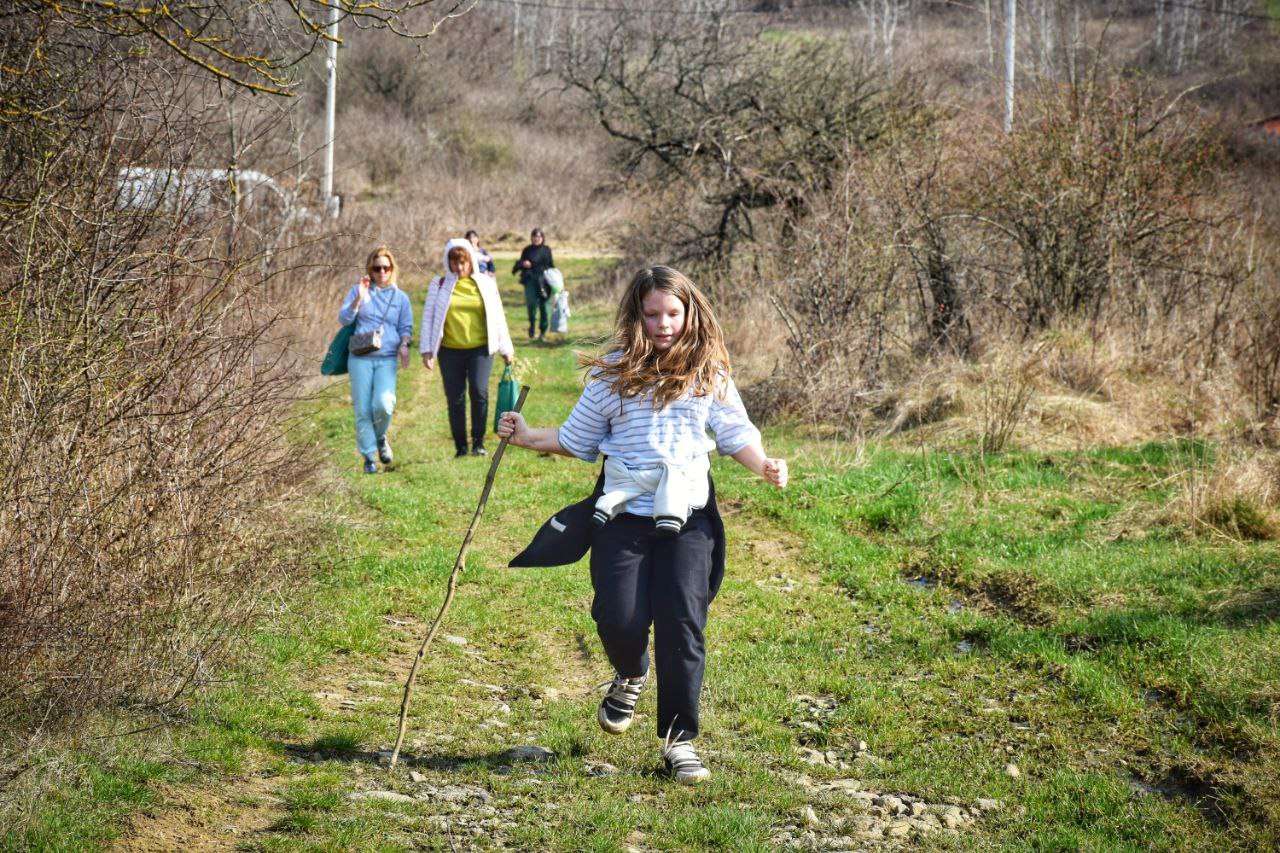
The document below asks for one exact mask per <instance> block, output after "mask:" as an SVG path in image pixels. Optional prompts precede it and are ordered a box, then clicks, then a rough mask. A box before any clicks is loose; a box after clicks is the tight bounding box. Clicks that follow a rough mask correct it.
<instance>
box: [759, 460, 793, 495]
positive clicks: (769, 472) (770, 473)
mask: <svg viewBox="0 0 1280 853" xmlns="http://www.w3.org/2000/svg"><path fill="white" fill-rule="evenodd" d="M760 476H762V477H764V478H765V480H767V481H769V482H770V483H772V484H773V485H775V486H777V487H778V488H779V489H785V488H786V487H787V460H785V459H766V460H764V467H763V468H762V469H761V471H760Z"/></svg>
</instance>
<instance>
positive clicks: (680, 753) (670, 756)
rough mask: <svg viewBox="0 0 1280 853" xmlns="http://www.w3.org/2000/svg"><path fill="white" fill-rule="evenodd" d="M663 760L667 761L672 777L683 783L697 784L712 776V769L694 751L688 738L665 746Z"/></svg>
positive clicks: (668, 770)
mask: <svg viewBox="0 0 1280 853" xmlns="http://www.w3.org/2000/svg"><path fill="white" fill-rule="evenodd" d="M662 760H663V762H665V763H666V765H667V772H668V773H670V774H671V778H672V779H675V780H676V781H677V782H679V783H680V784H682V785H696V784H698V783H699V782H701V781H703V780H705V779H710V778H711V771H710V770H708V769H707V768H706V765H704V764H703V763H702V759H701V758H699V757H698V753H696V752H694V751H693V744H692V743H690V742H689V741H687V740H681V741H676V742H675V743H668V744H667V745H666V746H664V747H663V748H662Z"/></svg>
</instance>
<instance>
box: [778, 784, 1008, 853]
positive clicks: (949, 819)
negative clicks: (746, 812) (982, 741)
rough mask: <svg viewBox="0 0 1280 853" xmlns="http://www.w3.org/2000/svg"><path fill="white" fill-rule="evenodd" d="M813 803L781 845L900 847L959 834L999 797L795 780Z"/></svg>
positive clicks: (785, 830)
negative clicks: (938, 795) (947, 796)
mask: <svg viewBox="0 0 1280 853" xmlns="http://www.w3.org/2000/svg"><path fill="white" fill-rule="evenodd" d="M793 781H794V782H795V784H796V785H798V786H800V787H802V788H804V789H805V791H806V793H807V794H808V795H809V799H810V802H809V803H808V804H807V805H805V806H804V807H803V808H801V809H800V810H799V811H797V813H796V814H795V816H794V817H793V818H792V820H790V821H789V822H788V823H787V824H785V825H784V826H782V827H780V828H779V829H778V831H777V832H776V833H775V834H774V835H773V837H772V839H771V840H772V843H773V844H774V845H776V846H777V847H779V848H788V849H802V850H861V849H866V848H868V847H884V846H892V847H896V846H901V845H904V844H912V843H917V842H921V841H923V840H924V839H927V838H929V837H931V836H937V837H951V838H959V837H961V836H962V835H963V834H964V833H965V832H966V831H969V830H972V829H973V827H974V826H975V824H977V822H978V821H979V820H981V819H982V818H983V817H984V816H988V815H990V814H992V813H996V812H999V811H1000V810H1001V809H1002V808H1003V805H1002V804H1001V803H1000V801H999V800H994V799H979V800H978V801H977V802H976V803H972V804H967V803H962V802H960V801H945V802H927V801H925V800H924V799H922V798H920V797H917V796H914V795H912V794H906V793H885V792H881V791H873V790H867V789H866V788H864V787H863V785H862V782H861V781H859V780H857V779H829V780H824V781H814V780H812V779H810V778H809V777H807V776H799V777H796V778H795V779H794V780H793Z"/></svg>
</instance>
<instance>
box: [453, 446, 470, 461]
mask: <svg viewBox="0 0 1280 853" xmlns="http://www.w3.org/2000/svg"><path fill="white" fill-rule="evenodd" d="M466 455H467V449H466V448H465V447H459V448H458V449H457V450H455V451H454V452H453V458H454V459H461V458H463V457H464V456H466Z"/></svg>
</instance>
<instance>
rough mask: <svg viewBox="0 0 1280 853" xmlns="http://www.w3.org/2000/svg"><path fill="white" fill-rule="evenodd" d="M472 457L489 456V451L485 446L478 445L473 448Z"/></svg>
mask: <svg viewBox="0 0 1280 853" xmlns="http://www.w3.org/2000/svg"><path fill="white" fill-rule="evenodd" d="M471 455H472V456H488V455H489V451H487V450H485V449H484V445H483V444H477V445H475V446H474V447H472V448H471Z"/></svg>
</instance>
